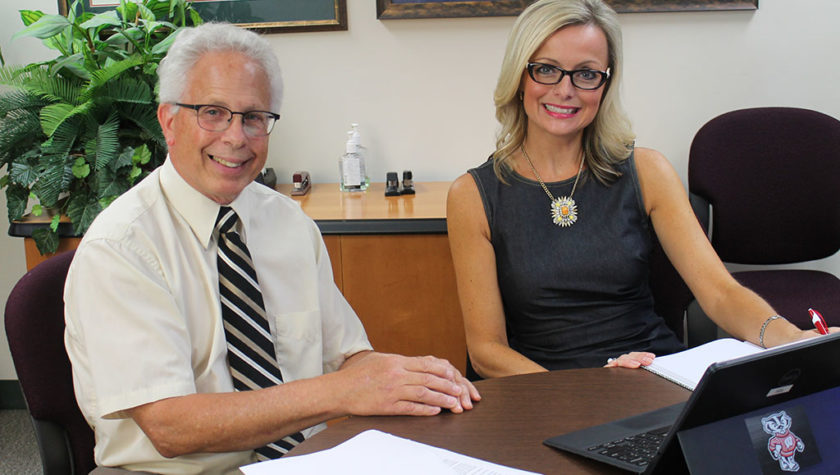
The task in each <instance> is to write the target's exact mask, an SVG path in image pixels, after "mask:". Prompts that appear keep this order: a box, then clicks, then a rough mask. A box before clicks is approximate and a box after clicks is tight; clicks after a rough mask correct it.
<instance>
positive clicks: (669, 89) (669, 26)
mask: <svg viewBox="0 0 840 475" xmlns="http://www.w3.org/2000/svg"><path fill="white" fill-rule="evenodd" d="M347 3H348V17H349V25H350V28H349V30H348V31H344V32H323V33H295V34H278V35H271V36H270V37H269V40H270V41H271V43H272V44H273V45H274V46H275V48H276V50H277V54H278V56H279V57H280V60H281V64H282V65H283V67H284V79H285V82H286V99H285V101H284V107H283V109H282V111H281V112H282V115H283V118H282V119H281V121H280V123H279V125H278V128H277V129H276V130H275V132H274V133H273V134H272V145H271V157H270V158H269V162H268V166H273V167H275V169H277V172H278V176H279V177H280V180H281V181H284V182H288V181H289V180H290V176H291V173H292V172H293V171H295V170H299V169H305V170H309V171H310V172H311V173H312V175H313V179H314V180H315V181H316V182H335V181H337V177H338V173H337V165H336V163H337V159H338V155H339V154H340V153H341V151H342V150H343V142H344V140H345V131H346V130H347V129H348V128H349V125H350V123H351V122H358V123H359V124H361V131H362V139H363V142H364V143H365V145H366V146H367V147H368V149H369V151H370V155H371V158H370V163H369V164H368V167H369V169H370V171H371V173H370V175H371V179H372V180H374V181H384V177H385V173H386V172H387V171H390V170H393V171H401V170H403V169H412V170H413V171H414V175H415V179H417V180H420V181H430V180H452V179H454V178H455V177H456V176H458V175H459V174H461V173H463V172H464V171H465V170H466V169H467V168H469V167H471V166H474V165H476V164H478V163H480V162H481V161H483V160H484V159H485V158H486V157H487V156H488V154H489V153H490V152H491V151H492V149H493V143H494V134H495V132H496V122H495V120H494V118H493V107H492V92H493V87H494V85H495V80H496V75H497V73H498V68H499V64H500V62H501V56H502V50H503V48H504V43H505V40H506V37H507V33H508V31H509V29H510V26H511V25H512V23H513V18H510V17H503V18H460V19H432V20H390V21H379V20H377V19H376V11H375V6H374V5H375V2H374V1H373V0H347ZM55 5H56V2H55V0H6V1H4V2H0V32H2V33H0V45H2V48H3V54H4V55H5V57H6V59H7V61H9V62H27V61H30V57H31V56H30V55H33V56H34V55H37V56H39V57H44V55H45V52H44V51H43V49H39V47H37V46H34V47H33V46H30V45H32V44H33V43H30V42H24V41H23V40H20V41H16V42H14V43H12V42H10V40H9V37H10V36H11V34H12V32H14V31H17V30H19V29H20V22H19V19H18V17H17V14H16V10H17V9H18V8H30V9H36V8H40V9H42V10H44V11H49V12H54V11H55V8H56V6H55ZM837 18H840V2H837V1H836V0H798V1H796V2H794V1H790V0H761V2H760V8H759V10H757V11H755V12H698V13H668V14H665V13H657V14H626V15H621V22H622V24H623V26H624V39H625V57H626V75H625V83H624V85H623V94H624V100H625V105H626V108H627V110H628V111H629V112H630V114H631V117H632V119H633V123H634V126H635V129H636V132H637V134H638V141H637V143H638V144H639V145H642V146H648V147H654V148H657V149H659V150H660V151H662V152H663V153H665V155H666V156H668V157H669V158H670V160H671V162H672V163H673V164H674V167H675V168H676V169H677V171H678V172H679V173H680V175H681V176H683V177H685V173H686V160H687V155H688V147H689V144H690V142H691V138H692V136H693V134H694V132H695V131H696V130H697V129H698V128H699V127H700V126H701V125H702V124H703V123H705V122H706V121H707V120H708V119H710V118H712V117H714V116H715V115H717V114H720V113H722V112H725V111H727V110H731V109H735V108H741V107H752V106H766V105H783V106H800V107H807V108H812V109H816V110H819V111H822V112H825V113H828V114H829V115H832V116H835V117H840V94H838V92H837V88H836V86H835V83H836V82H837V79H838V78H840V61H837V48H838V46H840V28H838V27H837V26H836V21H837V20H836V19H837ZM799 68H802V70H800V69H799ZM803 70H804V71H805V72H803ZM803 78H810V79H814V78H816V84H813V85H808V86H802V85H801V84H800V83H801V81H802V80H803ZM2 200H3V198H0V201H2ZM0 204H2V203H0ZM3 209H5V208H3ZM0 222H3V223H5V220H0ZM3 226H4V227H5V224H3ZM22 254H23V245H22V243H21V242H20V240H18V239H13V238H9V237H7V236H5V233H3V235H2V236H0V262H2V266H0V301H3V302H5V299H6V297H7V295H8V292H9V290H10V289H11V286H12V285H13V283H14V282H15V281H16V280H17V279H18V278H19V277H20V276H21V275H22V274H23V273H24V263H23V257H22ZM817 266H818V267H820V268H823V269H826V270H829V271H831V272H834V273H835V274H837V275H840V258H838V256H835V257H834V258H832V259H828V260H825V261H822V262H819V263H817ZM9 378H14V370H13V368H12V365H11V360H10V357H9V355H8V350H7V348H6V345H5V340H4V341H2V342H0V379H9Z"/></svg>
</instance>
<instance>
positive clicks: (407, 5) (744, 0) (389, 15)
mask: <svg viewBox="0 0 840 475" xmlns="http://www.w3.org/2000/svg"><path fill="white" fill-rule="evenodd" d="M533 1H534V0H485V1H460V0H376V18H378V19H380V20H388V19H398V18H452V17H471V16H515V15H519V13H521V12H522V10H524V9H525V7H527V6H528V5H530V4H531V3H533ZM607 3H609V4H610V5H611V6H612V7H613V8H614V9H615V11H617V12H618V13H632V12H676V11H704V10H755V9H757V8H758V0H607Z"/></svg>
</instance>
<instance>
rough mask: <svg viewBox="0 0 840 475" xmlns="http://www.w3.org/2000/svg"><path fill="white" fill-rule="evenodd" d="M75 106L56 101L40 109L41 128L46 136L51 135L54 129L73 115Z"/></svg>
mask: <svg viewBox="0 0 840 475" xmlns="http://www.w3.org/2000/svg"><path fill="white" fill-rule="evenodd" d="M75 109H76V108H75V107H74V106H73V105H72V104H65V103H58V104H50V105H48V106H46V107H44V108H43V109H41V129H43V131H44V133H45V134H47V136H50V135H52V134H53V133H54V132H55V129H57V128H58V126H59V125H61V123H62V122H64V121H65V120H67V118H68V117H70V116H72V115H73V111H74V110H75Z"/></svg>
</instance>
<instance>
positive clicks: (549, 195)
mask: <svg viewBox="0 0 840 475" xmlns="http://www.w3.org/2000/svg"><path fill="white" fill-rule="evenodd" d="M519 149H520V150H522V155H524V156H525V160H528V165H530V166H531V171H532V172H534V176H535V177H537V181H538V182H540V186H541V187H542V189H543V191H545V194H547V195H548V197H549V198H551V201H554V195H552V194H551V192H550V191H548V187H547V186H545V182H543V180H542V177H540V174H539V173H538V172H537V169H536V168H535V167H534V163H533V162H532V161H531V157H529V156H528V152H526V151H525V146H524V145H522V146H520V147H519ZM582 171H583V158H581V159H580V167H578V172H577V176H576V177H575V183H574V184H573V185H572V192H571V193H570V194H569V199H572V198H573V197H574V196H575V188H577V184H578V179H579V178H580V172H582Z"/></svg>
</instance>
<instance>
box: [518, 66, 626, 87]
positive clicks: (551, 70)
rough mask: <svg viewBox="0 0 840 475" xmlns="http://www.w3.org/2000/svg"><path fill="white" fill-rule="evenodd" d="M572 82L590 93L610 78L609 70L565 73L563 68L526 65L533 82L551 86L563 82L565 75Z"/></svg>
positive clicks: (578, 70)
mask: <svg viewBox="0 0 840 475" xmlns="http://www.w3.org/2000/svg"><path fill="white" fill-rule="evenodd" d="M567 74H568V75H569V78H571V80H572V85H573V86H575V87H576V88H578V89H584V90H587V91H591V90H593V89H598V88H599V87H601V86H603V85H604V83H605V82H607V79H609V78H610V68H607V70H606V71H598V70H597V69H575V70H574V71H566V70H565V69H563V68H558V67H557V66H554V65H551V64H545V63H528V75H529V76H531V79H533V80H534V82H538V83H540V84H546V85H549V86H550V85H553V84H557V83H559V82H560V81H562V80H563V78H564V77H565V76H566V75H567Z"/></svg>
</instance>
